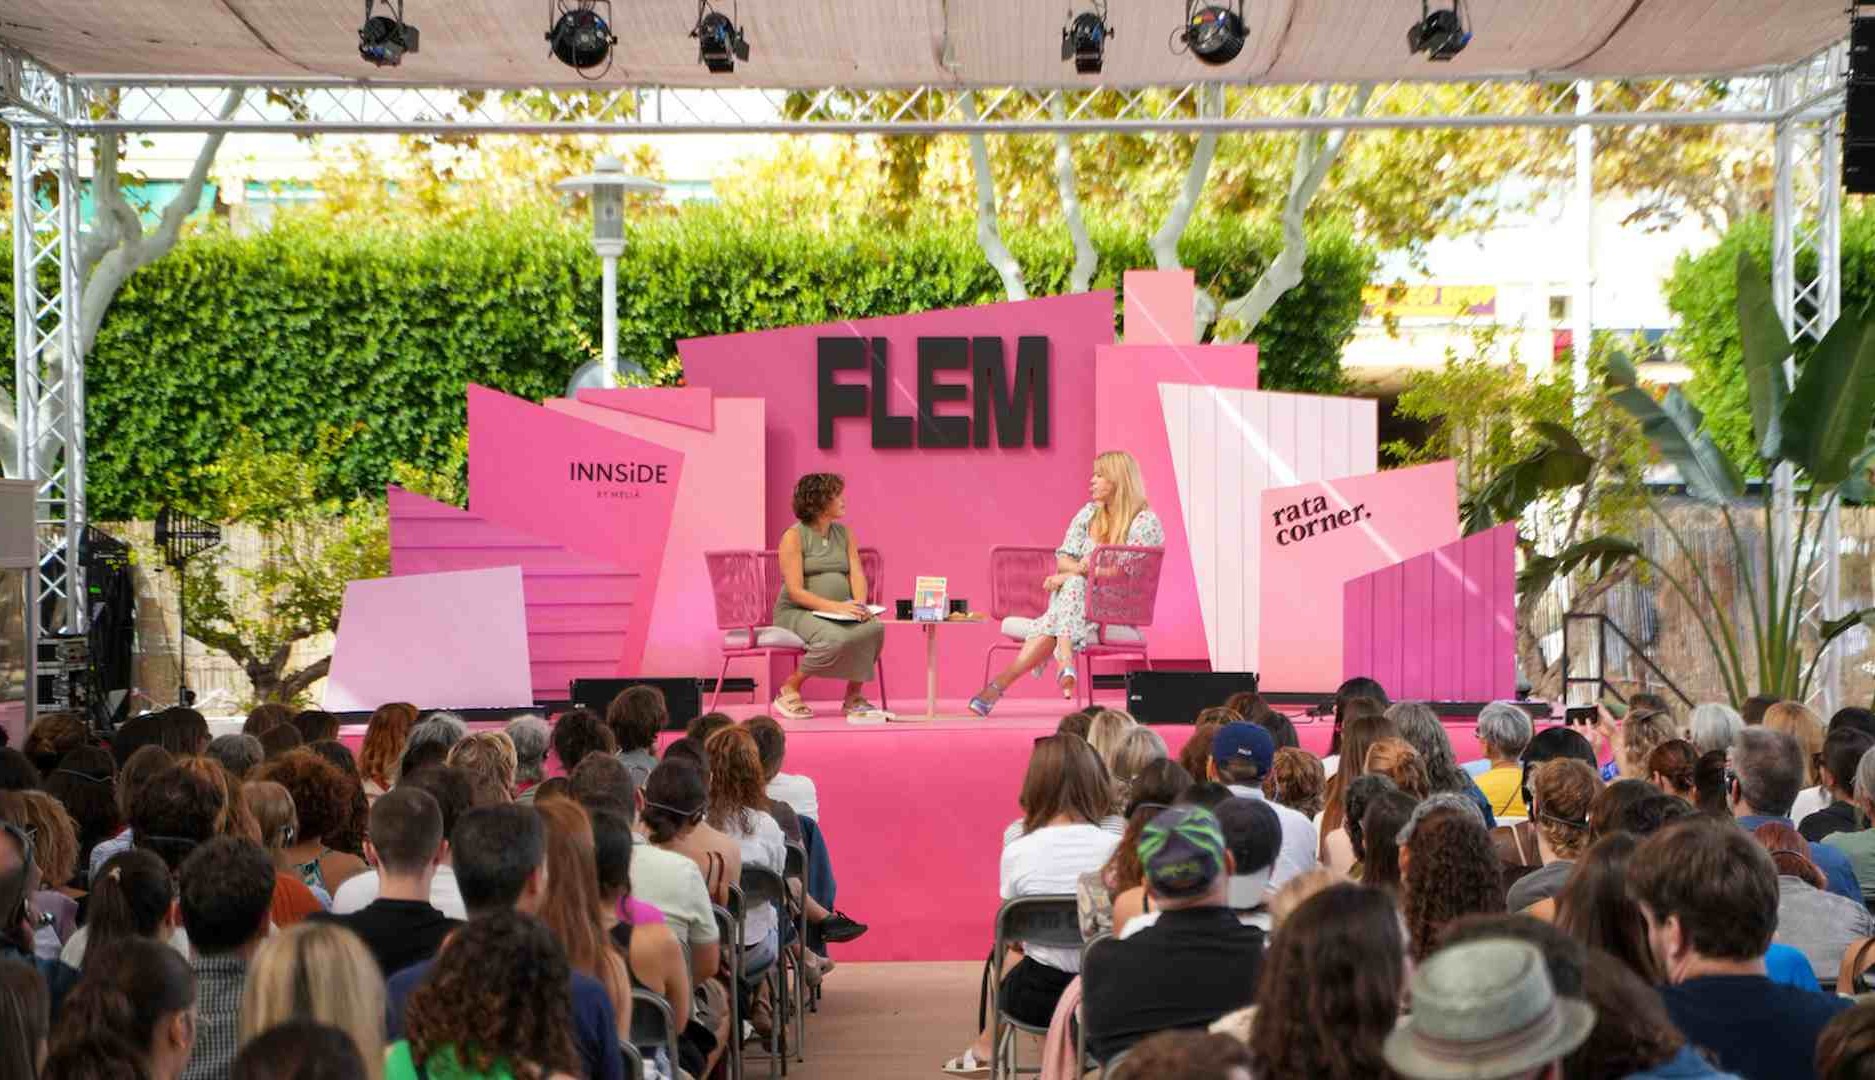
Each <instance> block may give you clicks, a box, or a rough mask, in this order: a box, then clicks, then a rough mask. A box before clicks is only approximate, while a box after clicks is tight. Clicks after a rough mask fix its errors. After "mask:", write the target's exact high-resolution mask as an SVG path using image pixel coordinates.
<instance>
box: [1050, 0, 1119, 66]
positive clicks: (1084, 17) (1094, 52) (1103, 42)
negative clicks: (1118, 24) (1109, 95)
mask: <svg viewBox="0 0 1875 1080" xmlns="http://www.w3.org/2000/svg"><path fill="white" fill-rule="evenodd" d="M1069 14H1070V15H1074V13H1073V11H1072V10H1070V11H1069ZM1112 36H1113V27H1111V26H1108V25H1107V4H1106V0H1100V2H1099V3H1096V4H1095V5H1094V6H1093V10H1091V11H1083V12H1081V13H1080V14H1079V15H1074V17H1073V18H1072V19H1070V20H1069V22H1068V25H1067V26H1064V27H1062V29H1061V59H1062V61H1063V62H1066V61H1068V60H1073V61H1074V70H1075V71H1076V72H1078V73H1080V74H1082V75H1098V74H1100V64H1101V61H1102V60H1103V59H1104V58H1105V56H1106V52H1107V39H1108V38H1110V37H1112Z"/></svg>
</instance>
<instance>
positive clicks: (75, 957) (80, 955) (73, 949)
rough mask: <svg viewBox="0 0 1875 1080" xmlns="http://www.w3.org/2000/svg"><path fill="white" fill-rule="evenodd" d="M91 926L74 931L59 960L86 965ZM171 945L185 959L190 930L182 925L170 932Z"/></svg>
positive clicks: (76, 966) (187, 953)
mask: <svg viewBox="0 0 1875 1080" xmlns="http://www.w3.org/2000/svg"><path fill="white" fill-rule="evenodd" d="M90 934H91V928H90V927H89V926H81V927H79V928H78V929H76V930H74V931H72V936H71V937H69V938H67V939H66V941H65V947H64V948H63V949H61V950H59V960H60V961H62V962H64V963H65V964H67V965H70V966H71V967H75V968H82V967H84V966H85V942H86V941H87V940H89V939H90ZM169 947H170V948H172V949H174V950H176V951H177V952H179V953H181V954H182V958H183V959H184V960H188V959H190V956H189V932H188V931H186V930H184V929H183V928H182V927H181V926H177V927H176V928H175V929H173V930H171V931H170V932H169Z"/></svg>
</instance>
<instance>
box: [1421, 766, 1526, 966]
mask: <svg viewBox="0 0 1875 1080" xmlns="http://www.w3.org/2000/svg"><path fill="white" fill-rule="evenodd" d="M1399 839H1400V876H1401V879H1402V886H1401V903H1400V910H1401V914H1402V915H1403V916H1404V917H1405V919H1406V930H1407V933H1408V934H1409V935H1410V940H1411V942H1412V947H1413V960H1414V962H1415V963H1418V962H1420V961H1423V960H1425V958H1426V957H1428V956H1430V955H1432V951H1433V950H1434V949H1435V948H1437V947H1438V944H1439V935H1440V934H1441V933H1442V932H1443V931H1444V929H1445V926H1446V924H1447V923H1449V922H1451V921H1452V920H1454V919H1457V918H1460V917H1462V916H1465V915H1473V914H1478V913H1485V914H1492V913H1497V912H1502V911H1503V910H1504V886H1503V881H1502V879H1501V877H1500V876H1499V873H1498V866H1497V859H1496V857H1495V854H1494V853H1493V852H1492V850H1491V839H1490V836H1489V835H1488V834H1487V833H1486V832H1485V828H1484V821H1483V818H1482V817H1481V815H1479V813H1478V806H1477V804H1476V803H1474V802H1472V801H1471V800H1470V799H1467V798H1465V797H1464V796H1462V795H1449V794H1441V795H1435V796H1433V797H1432V798H1429V799H1427V800H1426V801H1425V802H1422V803H1420V804H1419V806H1418V807H1416V808H1415V809H1414V810H1413V816H1412V817H1411V818H1409V819H1408V820H1407V822H1406V825H1405V826H1404V827H1403V828H1401V829H1400V833H1399Z"/></svg>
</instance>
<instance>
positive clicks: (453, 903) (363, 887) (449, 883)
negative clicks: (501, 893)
mask: <svg viewBox="0 0 1875 1080" xmlns="http://www.w3.org/2000/svg"><path fill="white" fill-rule="evenodd" d="M377 898H378V872H377V871H376V870H366V871H364V872H363V873H358V874H353V875H352V876H351V877H349V878H346V879H345V884H343V885H340V886H339V891H338V892H336V893H334V894H333V895H332V914H334V915H350V914H351V913H352V912H354V911H359V910H362V909H364V908H365V907H368V906H370V904H371V902H372V901H374V900H376V899H377ZM430 906H431V907H433V908H435V909H436V910H438V911H440V912H442V913H443V914H445V915H447V916H449V917H450V918H452V919H462V920H465V921H466V920H467V919H468V917H469V912H468V909H466V908H464V907H463V906H462V890H460V889H458V888H457V887H456V870H455V868H454V867H452V866H448V865H444V866H439V867H437V868H436V878H435V880H433V881H431V882H430Z"/></svg>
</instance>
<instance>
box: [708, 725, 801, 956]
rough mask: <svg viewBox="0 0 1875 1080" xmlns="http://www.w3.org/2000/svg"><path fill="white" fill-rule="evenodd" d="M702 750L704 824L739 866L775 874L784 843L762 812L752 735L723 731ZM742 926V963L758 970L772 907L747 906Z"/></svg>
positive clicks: (782, 862)
mask: <svg viewBox="0 0 1875 1080" xmlns="http://www.w3.org/2000/svg"><path fill="white" fill-rule="evenodd" d="M704 749H705V751H707V752H708V754H709V759H710V774H709V784H710V802H709V814H708V820H709V823H710V825H711V826H712V827H713V828H715V829H717V830H719V831H720V832H722V834H723V835H725V836H727V837H729V838H730V839H731V840H734V841H735V842H736V845H737V847H738V848H739V849H740V850H741V853H742V864H743V865H744V866H749V865H754V866H762V867H767V868H768V869H770V870H773V871H774V872H775V873H777V874H779V873H781V872H782V870H783V869H785V868H786V866H787V861H788V841H787V838H786V837H784V836H782V834H781V826H780V824H778V823H777V822H776V821H775V818H774V815H772V814H770V813H769V812H768V811H766V810H764V809H762V807H763V805H764V804H766V802H767V800H768V793H767V780H766V778H765V775H764V774H763V772H762V755H761V752H760V751H759V750H757V749H756V746H755V736H753V735H750V734H749V732H748V729H746V728H743V727H740V726H731V727H726V728H723V729H722V730H720V731H718V732H717V733H716V734H714V735H711V736H710V738H709V741H708V742H706V743H704ZM742 925H743V931H744V934H745V935H746V940H747V941H749V942H751V943H752V944H751V945H750V946H749V949H748V954H747V959H746V960H745V964H746V966H747V967H749V968H751V969H753V970H760V969H761V968H763V967H766V966H767V965H768V963H769V962H770V961H771V960H773V959H774V958H775V950H776V949H777V948H778V947H779V938H778V936H777V930H778V926H777V921H776V917H775V905H773V904H759V905H756V906H754V907H751V908H750V909H749V910H748V913H747V915H746V917H745V918H744V919H743V924H742Z"/></svg>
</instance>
